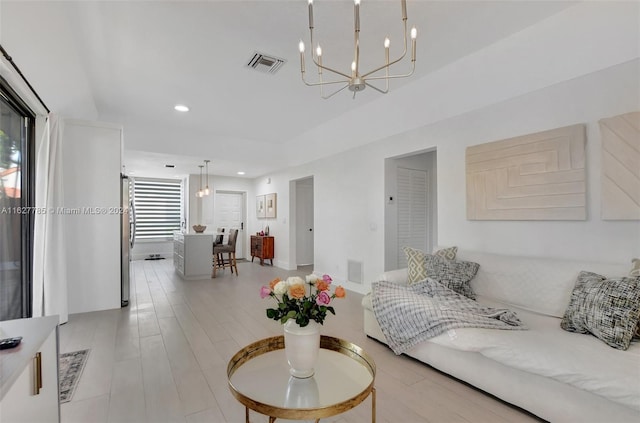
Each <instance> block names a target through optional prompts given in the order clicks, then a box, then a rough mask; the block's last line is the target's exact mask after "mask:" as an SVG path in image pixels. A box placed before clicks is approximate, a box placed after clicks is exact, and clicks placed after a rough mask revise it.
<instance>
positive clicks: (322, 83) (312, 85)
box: [302, 74, 349, 87]
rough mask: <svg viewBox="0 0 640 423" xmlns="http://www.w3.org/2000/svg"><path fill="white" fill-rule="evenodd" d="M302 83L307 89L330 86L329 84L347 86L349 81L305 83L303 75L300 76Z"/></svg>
mask: <svg viewBox="0 0 640 423" xmlns="http://www.w3.org/2000/svg"><path fill="white" fill-rule="evenodd" d="M302 82H304V84H305V85H307V86H309V87H318V86H320V85H331V84H345V83H346V84H347V86H348V84H349V81H322V82H307V80H306V79H304V74H303V75H302Z"/></svg>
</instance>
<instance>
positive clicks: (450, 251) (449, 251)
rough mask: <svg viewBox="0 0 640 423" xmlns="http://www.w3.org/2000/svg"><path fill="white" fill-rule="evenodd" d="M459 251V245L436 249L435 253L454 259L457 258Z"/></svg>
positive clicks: (435, 254)
mask: <svg viewBox="0 0 640 423" xmlns="http://www.w3.org/2000/svg"><path fill="white" fill-rule="evenodd" d="M457 252H458V247H448V248H441V249H439V250H435V251H434V252H433V255H434V256H438V257H440V258H443V259H445V260H450V261H453V260H455V259H456V253H457Z"/></svg>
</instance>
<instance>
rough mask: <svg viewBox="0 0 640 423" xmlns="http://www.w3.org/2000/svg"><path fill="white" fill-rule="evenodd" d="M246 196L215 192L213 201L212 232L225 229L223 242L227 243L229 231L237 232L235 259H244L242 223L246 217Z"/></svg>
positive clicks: (228, 192)
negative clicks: (234, 230) (235, 230)
mask: <svg viewBox="0 0 640 423" xmlns="http://www.w3.org/2000/svg"><path fill="white" fill-rule="evenodd" d="M245 204H246V194H245V193H244V192H236V191H216V195H215V197H214V201H213V221H214V225H213V226H214V228H213V229H214V231H215V230H216V228H225V232H224V237H223V242H224V243H227V241H228V239H229V232H230V230H231V229H237V230H238V238H237V239H236V257H237V258H239V259H242V258H245V257H246V255H245V247H244V245H245V233H244V222H245V218H246V217H245V216H246V207H245Z"/></svg>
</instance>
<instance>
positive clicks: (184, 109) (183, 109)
mask: <svg viewBox="0 0 640 423" xmlns="http://www.w3.org/2000/svg"><path fill="white" fill-rule="evenodd" d="M173 108H174V109H176V110H177V111H179V112H188V111H189V108H188V107H187V106H185V105H184V104H176V105H175V106H174V107H173Z"/></svg>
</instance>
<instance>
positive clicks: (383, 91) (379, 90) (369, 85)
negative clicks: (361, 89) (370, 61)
mask: <svg viewBox="0 0 640 423" xmlns="http://www.w3.org/2000/svg"><path fill="white" fill-rule="evenodd" d="M365 84H366V86H367V87H371V88H373V89H374V90H376V91H378V92H379V93H382V94H386V93H388V92H389V87H387V89H386V90H381V89H380V88H378V87H376V86H375V85H371V84H369V83H368V82H365Z"/></svg>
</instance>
